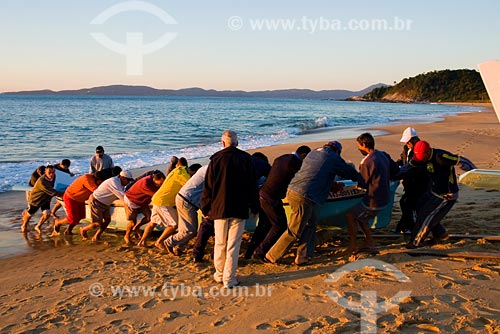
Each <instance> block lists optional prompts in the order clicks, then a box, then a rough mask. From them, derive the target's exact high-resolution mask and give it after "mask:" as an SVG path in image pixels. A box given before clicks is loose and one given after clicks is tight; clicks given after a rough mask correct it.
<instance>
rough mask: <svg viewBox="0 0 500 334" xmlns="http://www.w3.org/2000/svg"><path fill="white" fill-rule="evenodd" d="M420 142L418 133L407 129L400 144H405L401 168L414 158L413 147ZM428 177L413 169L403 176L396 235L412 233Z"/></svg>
mask: <svg viewBox="0 0 500 334" xmlns="http://www.w3.org/2000/svg"><path fill="white" fill-rule="evenodd" d="M419 141H420V138H419V137H418V133H417V131H416V130H415V129H414V128H412V127H407V128H406V129H405V130H404V131H403V135H402V136H401V139H400V142H402V143H404V144H405V145H404V146H403V151H402V152H401V158H400V159H399V160H398V161H397V162H398V165H399V166H404V165H406V164H407V163H408V162H409V161H410V160H411V158H412V157H413V147H414V146H415V144H416V143H418V142H419ZM427 182H428V181H427V175H426V174H425V171H423V170H421V169H413V170H412V171H411V173H408V174H405V175H404V176H403V188H404V193H403V195H402V196H401V199H400V200H399V205H400V207H401V219H400V220H399V222H398V224H397V225H396V228H395V229H393V230H392V231H393V232H395V233H408V234H409V233H411V231H412V229H413V226H414V225H415V216H416V211H415V210H416V205H417V201H418V199H419V198H420V197H421V196H422V195H423V194H424V193H425V191H426V189H427Z"/></svg>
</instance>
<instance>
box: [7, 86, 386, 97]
mask: <svg viewBox="0 0 500 334" xmlns="http://www.w3.org/2000/svg"><path fill="white" fill-rule="evenodd" d="M385 86H387V85H385V84H381V83H379V84H375V85H371V86H370V87H367V88H365V89H363V90H360V91H350V90H341V89H334V90H320V91H316V90H311V89H279V90H265V91H250V92H247V91H243V90H221V91H219V90H214V89H203V88H197V87H193V88H184V89H156V88H152V87H148V86H128V85H111V86H101V87H93V88H83V89H77V90H61V91H53V90H49V89H44V90H32V91H21V92H6V93H2V94H9V95H79V96H86V95H88V96H197V97H258V98H286V99H331V100H344V99H347V98H349V97H351V96H363V95H365V94H367V93H369V92H371V91H372V90H373V89H375V88H379V87H385Z"/></svg>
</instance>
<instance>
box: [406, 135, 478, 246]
mask: <svg viewBox="0 0 500 334" xmlns="http://www.w3.org/2000/svg"><path fill="white" fill-rule="evenodd" d="M456 165H459V166H460V168H461V169H463V170H466V171H467V170H470V169H473V168H475V166H474V164H472V163H471V162H470V161H469V160H467V159H465V158H462V157H460V156H458V155H456V154H452V153H450V152H448V151H445V150H442V149H438V148H432V147H431V146H430V144H429V143H428V142H426V141H423V140H421V141H419V142H417V143H416V144H415V146H414V148H413V158H412V159H411V161H410V166H412V167H416V168H425V169H426V170H427V173H428V175H429V183H430V185H429V189H428V191H427V192H426V193H425V194H424V196H423V197H422V199H421V200H420V202H419V205H418V207H417V222H416V226H415V229H414V230H413V233H412V241H411V242H409V243H408V244H407V245H406V247H407V248H416V247H420V246H422V244H423V241H424V240H425V238H426V237H427V235H428V234H429V232H432V235H433V237H434V241H435V242H437V241H439V240H444V239H446V238H447V237H448V232H446V229H445V228H444V227H443V225H442V224H441V220H443V218H444V217H445V216H446V214H447V213H448V212H449V211H450V210H451V208H452V207H453V205H454V204H455V202H456V201H457V199H458V184H457V176H456V174H455V166H456Z"/></svg>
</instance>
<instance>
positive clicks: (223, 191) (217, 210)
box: [200, 130, 259, 288]
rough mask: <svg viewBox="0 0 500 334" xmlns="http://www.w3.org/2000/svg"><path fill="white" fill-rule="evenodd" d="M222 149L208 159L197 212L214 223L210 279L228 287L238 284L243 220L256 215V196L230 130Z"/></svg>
mask: <svg viewBox="0 0 500 334" xmlns="http://www.w3.org/2000/svg"><path fill="white" fill-rule="evenodd" d="M222 146H223V147H224V148H223V149H222V150H220V151H219V152H217V153H215V154H214V155H212V156H211V157H210V164H209V165H208V169H207V174H206V176H205V182H204V185H203V193H202V196H201V203H200V209H201V211H202V213H203V216H204V217H208V218H209V219H212V220H214V225H215V248H214V265H215V274H214V279H215V281H216V282H220V283H223V284H224V287H227V288H232V287H233V286H235V285H238V284H239V282H238V280H237V279H236V268H237V267H238V255H239V252H240V246H241V237H242V234H243V230H244V228H245V220H246V219H247V218H248V216H249V210H250V211H251V212H252V213H253V214H257V213H258V212H259V193H258V188H257V180H256V177H255V170H254V167H253V165H252V161H251V159H250V154H248V153H246V152H244V151H241V150H239V149H238V148H236V146H238V136H237V135H236V133H235V132H234V131H231V130H226V131H224V133H223V134H222Z"/></svg>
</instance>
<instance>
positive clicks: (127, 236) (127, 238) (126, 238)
mask: <svg viewBox="0 0 500 334" xmlns="http://www.w3.org/2000/svg"><path fill="white" fill-rule="evenodd" d="M134 225H135V222H134V221H133V220H129V221H128V223H127V229H126V230H125V236H124V237H123V241H124V242H125V243H126V244H127V245H129V244H130V233H132V229H133V228H134Z"/></svg>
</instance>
